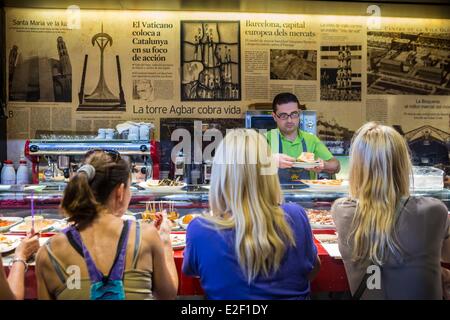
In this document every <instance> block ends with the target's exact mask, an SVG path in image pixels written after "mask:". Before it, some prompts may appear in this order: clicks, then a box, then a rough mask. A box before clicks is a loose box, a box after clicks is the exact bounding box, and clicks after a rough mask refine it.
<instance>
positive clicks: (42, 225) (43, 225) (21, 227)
mask: <svg viewBox="0 0 450 320" xmlns="http://www.w3.org/2000/svg"><path fill="white" fill-rule="evenodd" d="M56 223H57V220H52V219H44V220H42V221H40V222H39V223H37V226H35V232H46V231H49V230H51V229H52V228H53V227H54V226H55V225H56ZM9 231H10V232H30V231H31V225H29V224H27V223H25V222H22V223H20V224H18V225H15V226H14V227H12V228H11V229H9Z"/></svg>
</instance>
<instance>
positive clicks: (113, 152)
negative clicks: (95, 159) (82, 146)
mask: <svg viewBox="0 0 450 320" xmlns="http://www.w3.org/2000/svg"><path fill="white" fill-rule="evenodd" d="M96 152H104V153H106V154H107V155H109V156H110V157H111V160H112V161H114V162H117V161H119V160H120V159H121V157H120V153H119V151H117V150H113V149H92V150H89V151H88V152H86V154H85V156H84V157H85V158H88V157H89V156H91V155H92V154H94V153H96Z"/></svg>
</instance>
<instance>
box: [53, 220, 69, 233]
mask: <svg viewBox="0 0 450 320" xmlns="http://www.w3.org/2000/svg"><path fill="white" fill-rule="evenodd" d="M68 226H70V223H69V222H68V221H67V219H61V220H55V224H54V225H53V230H54V231H56V232H61V231H63V230H64V229H65V228H67V227H68Z"/></svg>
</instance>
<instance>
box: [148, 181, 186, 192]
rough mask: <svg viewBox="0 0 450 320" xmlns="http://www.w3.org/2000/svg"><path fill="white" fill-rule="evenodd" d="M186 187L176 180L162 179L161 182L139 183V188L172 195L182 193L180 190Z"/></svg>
mask: <svg viewBox="0 0 450 320" xmlns="http://www.w3.org/2000/svg"><path fill="white" fill-rule="evenodd" d="M184 186H186V184H185V183H183V182H181V181H178V180H170V179H162V180H147V181H144V182H141V183H139V187H141V188H144V189H146V190H150V191H151V192H153V193H174V192H182V191H183V190H182V188H183V187H184Z"/></svg>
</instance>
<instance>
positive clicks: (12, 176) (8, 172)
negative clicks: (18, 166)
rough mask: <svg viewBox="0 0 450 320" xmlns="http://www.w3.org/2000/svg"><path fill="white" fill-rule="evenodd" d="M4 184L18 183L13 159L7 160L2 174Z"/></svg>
mask: <svg viewBox="0 0 450 320" xmlns="http://www.w3.org/2000/svg"><path fill="white" fill-rule="evenodd" d="M1 182H2V184H11V185H12V184H16V170H15V169H14V165H13V162H12V160H5V162H4V164H3V169H2V174H1Z"/></svg>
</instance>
